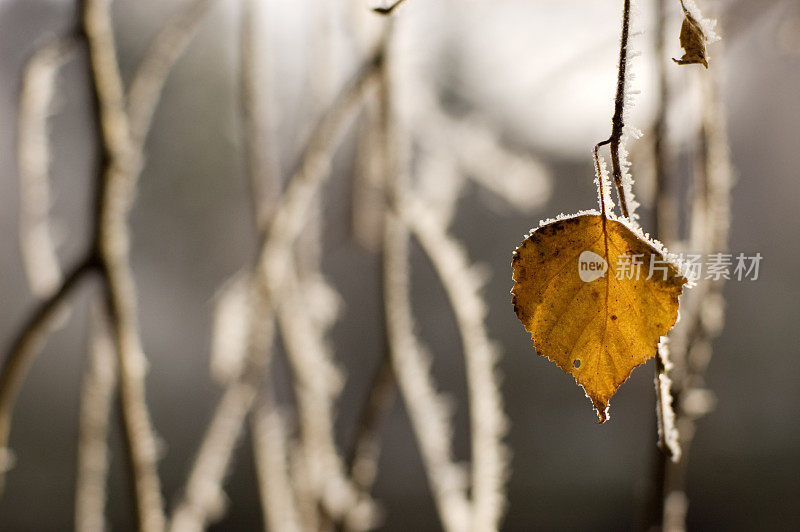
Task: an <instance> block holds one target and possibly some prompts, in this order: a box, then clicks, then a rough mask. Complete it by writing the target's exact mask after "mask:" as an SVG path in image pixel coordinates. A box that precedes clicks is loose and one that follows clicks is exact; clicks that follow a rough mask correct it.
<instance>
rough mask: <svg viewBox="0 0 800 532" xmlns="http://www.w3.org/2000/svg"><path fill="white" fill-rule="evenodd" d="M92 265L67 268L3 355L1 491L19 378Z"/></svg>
mask: <svg viewBox="0 0 800 532" xmlns="http://www.w3.org/2000/svg"><path fill="white" fill-rule="evenodd" d="M95 266H96V265H95V264H94V263H92V262H90V261H82V262H80V263H78V264H76V265H75V266H73V267H72V268H71V269H68V270H67V273H66V274H65V275H64V279H63V281H62V283H61V286H59V287H58V289H57V290H56V291H55V292H54V293H53V294H52V295H51V296H50V297H48V298H47V299H45V300H44V301H42V302H41V303H39V305H38V306H37V307H36V309H35V310H34V311H33V313H32V314H31V315H30V317H29V318H28V319H27V320H26V321H25V323H24V324H23V325H22V327H21V328H20V329H19V331H18V332H17V333H16V335H15V336H14V340H13V341H12V342H11V347H10V348H9V349H8V351H7V353H6V355H5V357H3V366H2V368H1V369H0V495H2V492H3V480H4V477H5V471H6V469H7V464H8V463H9V462H10V460H11V458H10V456H11V455H10V451H9V449H8V436H9V431H10V428H11V415H12V413H13V409H14V404H15V402H16V399H17V396H18V395H19V390H20V387H21V386H22V382H23V381H24V380H25V375H26V373H27V371H28V368H29V367H30V365H31V363H32V362H33V359H34V357H35V356H36V354H37V353H38V352H39V351H40V350H41V348H42V346H43V344H44V342H45V341H46V340H47V337H48V336H49V335H50V331H51V330H52V329H53V328H54V326H55V325H56V324H57V323H58V321H59V316H60V315H61V312H62V310H63V309H64V303H65V302H66V300H67V298H68V297H69V296H70V294H71V293H72V292H73V290H74V289H75V288H76V286H77V285H78V283H79V282H80V281H81V280H82V279H83V278H84V277H85V276H86V274H88V273H89V272H90V271H91V270H92V269H94V268H95Z"/></svg>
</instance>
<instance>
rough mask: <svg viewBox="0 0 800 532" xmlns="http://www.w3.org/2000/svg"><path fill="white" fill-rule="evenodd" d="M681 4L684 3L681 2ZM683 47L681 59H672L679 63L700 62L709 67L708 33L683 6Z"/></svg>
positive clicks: (681, 38) (681, 39)
mask: <svg viewBox="0 0 800 532" xmlns="http://www.w3.org/2000/svg"><path fill="white" fill-rule="evenodd" d="M681 5H683V4H682V3H681ZM680 41H681V48H683V51H684V52H685V53H684V54H683V57H681V58H680V59H675V58H673V59H672V60H673V61H675V62H676V63H678V64H679V65H691V64H695V63H699V64H701V65H703V66H704V67H706V68H708V58H707V56H706V34H705V33H704V32H703V28H701V27H700V24H699V23H698V22H697V20H695V18H694V17H693V16H692V15H691V14H690V13H689V11H687V10H686V8H685V7H684V8H683V24H681V35H680Z"/></svg>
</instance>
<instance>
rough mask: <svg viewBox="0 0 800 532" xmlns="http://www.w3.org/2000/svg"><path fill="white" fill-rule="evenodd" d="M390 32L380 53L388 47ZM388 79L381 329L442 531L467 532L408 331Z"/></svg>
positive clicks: (426, 362) (430, 386)
mask: <svg viewBox="0 0 800 532" xmlns="http://www.w3.org/2000/svg"><path fill="white" fill-rule="evenodd" d="M391 29H392V28H391V22H390V27H389V28H387V32H386V34H385V36H384V47H388V44H389V43H390V42H391V35H392V33H391ZM392 77H393V73H392V72H391V63H390V62H389V61H388V59H387V61H386V63H385V65H384V66H383V69H382V76H381V111H380V112H381V120H382V124H383V128H384V131H383V135H382V141H383V150H382V152H383V158H384V162H383V164H384V174H385V180H386V193H387V199H388V206H387V208H386V211H385V219H384V222H383V224H384V225H383V227H384V235H383V246H384V247H383V258H384V264H383V268H384V271H383V275H384V287H383V295H384V305H385V313H386V329H387V337H388V340H389V352H390V356H391V360H392V367H393V368H394V373H395V375H396V377H397V384H398V387H399V389H400V391H401V393H402V395H403V397H404V398H405V404H406V408H407V409H408V414H409V418H410V420H411V426H412V429H413V430H414V434H415V436H416V439H417V442H418V445H419V448H420V454H421V455H422V461H423V465H424V468H425V472H426V475H427V478H428V483H429V485H430V487H431V491H432V493H433V498H434V501H435V503H436V508H437V510H438V512H439V518H440V520H441V523H442V526H443V527H444V529H445V530H447V531H451V532H455V531H461V530H468V529H469V523H470V520H471V515H470V514H471V509H470V503H469V499H468V496H467V479H466V477H465V474H464V471H463V469H462V468H461V467H459V466H458V465H456V463H455V462H454V460H453V457H452V451H451V439H452V432H453V427H452V423H451V420H450V413H449V411H448V408H447V406H446V402H445V400H444V398H443V397H442V396H441V394H439V393H438V392H437V391H436V387H435V384H434V382H433V379H432V377H431V374H430V363H431V362H430V355H429V354H428V353H427V352H426V351H425V349H424V348H423V347H422V345H420V342H419V340H418V339H417V336H416V334H415V331H414V318H413V312H412V310H411V302H410V300H409V277H410V271H409V255H408V253H409V249H408V247H409V238H410V234H409V230H408V228H407V226H406V223H405V221H404V220H403V219H402V216H401V214H400V212H398V207H399V203H398V202H399V199H400V198H401V197H403V196H404V194H405V190H406V187H408V175H407V174H406V172H407V168H406V164H407V160H406V154H405V151H404V150H405V145H404V144H403V142H402V141H403V140H404V139H401V138H399V131H398V130H397V128H398V124H397V116H395V112H396V111H395V109H394V104H393V100H392V94H391V90H392V86H393V83H392V82H393V79H392Z"/></svg>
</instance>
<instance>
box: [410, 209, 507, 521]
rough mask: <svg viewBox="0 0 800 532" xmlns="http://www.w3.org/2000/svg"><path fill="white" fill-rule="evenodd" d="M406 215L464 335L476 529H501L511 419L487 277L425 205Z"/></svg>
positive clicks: (473, 518) (462, 336)
mask: <svg viewBox="0 0 800 532" xmlns="http://www.w3.org/2000/svg"><path fill="white" fill-rule="evenodd" d="M403 215H404V219H405V221H406V223H407V224H408V225H409V226H410V227H411V229H412V231H413V233H414V235H415V236H416V237H417V239H418V240H419V242H420V244H422V248H423V249H424V250H425V253H426V254H427V255H428V257H429V258H430V259H431V262H432V263H433V266H434V268H435V269H436V272H437V273H438V275H439V279H440V280H441V282H442V286H443V287H444V289H445V292H446V293H447V297H448V299H449V300H450V306H451V308H452V310H453V314H454V315H455V318H456V324H457V325H458V330H459V333H460V335H461V343H462V346H463V349H464V359H465V361H466V368H467V391H468V394H469V405H470V421H471V433H472V434H471V442H472V464H471V467H472V482H471V494H472V495H471V524H470V525H471V530H476V531H477V530H497V529H498V528H499V524H500V518H501V517H502V514H503V509H504V506H505V502H506V501H505V495H504V485H505V482H506V477H507V466H508V451H507V449H506V448H505V445H504V444H503V443H502V437H503V435H504V433H505V430H506V421H507V420H506V418H505V416H504V415H503V405H502V398H501V396H500V388H499V381H498V377H497V375H496V370H495V363H496V360H497V357H498V353H497V349H496V347H495V346H494V345H493V344H492V342H491V341H490V340H489V334H488V331H487V330H486V325H485V318H486V305H485V303H484V302H483V300H482V299H481V296H480V294H479V292H480V289H481V287H482V285H483V281H482V279H481V277H482V275H481V272H480V271H479V270H478V269H477V268H476V267H475V266H470V263H469V259H468V258H467V256H466V254H465V253H464V250H463V249H462V248H461V246H460V245H459V244H458V243H457V242H456V241H455V240H454V239H453V238H452V237H450V236H449V235H448V234H447V231H446V228H445V227H443V226H442V225H441V224H439V223H437V219H436V217H435V216H434V215H433V214H431V212H430V211H429V209H427V208H426V206H425V205H424V203H422V202H421V201H417V200H415V199H414V198H408V201H407V202H406V203H405V204H404V208H403Z"/></svg>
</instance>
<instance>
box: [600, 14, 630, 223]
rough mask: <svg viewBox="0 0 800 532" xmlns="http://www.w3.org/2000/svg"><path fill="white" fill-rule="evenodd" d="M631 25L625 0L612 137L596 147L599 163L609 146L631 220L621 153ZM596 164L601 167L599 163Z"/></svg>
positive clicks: (620, 193) (622, 206) (619, 193)
mask: <svg viewBox="0 0 800 532" xmlns="http://www.w3.org/2000/svg"><path fill="white" fill-rule="evenodd" d="M630 25H631V0H624V5H623V8H622V37H621V38H620V46H619V66H618V71H617V94H616V96H615V98H614V116H613V117H612V118H611V136H610V137H608V139H606V140H604V141H602V142H599V143H597V145H595V147H594V154H595V160H596V161H599V159H598V155H597V150H598V149H599V148H600V147H602V146H605V145H609V148H610V150H611V171H612V174H613V176H614V185H615V186H616V187H617V198H618V199H619V208H620V211H621V212H622V215H623V216H624V217H625V218H628V219H630V213H629V211H628V202H627V201H626V198H625V190H624V187H623V180H622V162H621V158H620V153H619V151H620V144H621V142H622V134H623V132H624V129H625V89H626V87H627V81H626V75H627V70H628V38H629V35H630ZM596 164H597V165H598V166H599V162H598V163H596ZM598 175H599V174H598ZM601 186H602V182H601ZM601 198H602V195H601ZM600 210H601V211H602V212H603V213H604V215H605V209H604V208H603V206H602V205H601V208H600Z"/></svg>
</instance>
